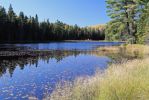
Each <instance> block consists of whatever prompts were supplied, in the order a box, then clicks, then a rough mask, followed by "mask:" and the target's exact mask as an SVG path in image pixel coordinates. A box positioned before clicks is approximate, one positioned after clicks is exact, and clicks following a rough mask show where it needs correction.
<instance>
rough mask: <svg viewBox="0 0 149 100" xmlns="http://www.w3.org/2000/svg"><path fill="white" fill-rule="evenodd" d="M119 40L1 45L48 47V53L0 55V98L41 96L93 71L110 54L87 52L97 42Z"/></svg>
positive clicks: (91, 73) (103, 44)
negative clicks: (20, 55)
mask: <svg viewBox="0 0 149 100" xmlns="http://www.w3.org/2000/svg"><path fill="white" fill-rule="evenodd" d="M119 44H121V43H118V42H58V43H56V42H55V43H41V44H13V45H12V44H6V45H3V46H6V47H15V48H17V47H27V48H32V49H50V50H51V51H52V54H51V55H47V56H45V57H27V58H22V57H17V58H13V59H3V58H0V100H5V99H7V100H20V99H21V100H22V99H23V100H28V97H36V98H38V99H39V100H41V99H42V98H44V97H45V96H46V95H47V94H49V93H51V92H52V90H53V89H54V86H55V85H56V84H57V83H58V82H60V81H64V80H69V81H72V80H74V79H75V78H77V77H79V76H86V75H93V74H94V73H95V71H96V69H101V70H104V69H105V68H106V67H107V64H108V62H110V58H108V57H106V56H96V55H95V54H93V53H91V52H93V51H96V48H97V47H99V46H110V45H119ZM55 51H56V52H55ZM96 52H97V51H96ZM99 52H100V51H99Z"/></svg>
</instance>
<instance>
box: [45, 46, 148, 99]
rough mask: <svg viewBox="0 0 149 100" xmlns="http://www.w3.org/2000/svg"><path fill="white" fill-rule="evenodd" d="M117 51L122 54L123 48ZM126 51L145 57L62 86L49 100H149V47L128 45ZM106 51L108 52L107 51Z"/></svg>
mask: <svg viewBox="0 0 149 100" xmlns="http://www.w3.org/2000/svg"><path fill="white" fill-rule="evenodd" d="M114 48H115V50H118V51H119V48H122V47H119V48H118V49H116V47H114ZM110 49H111V50H112V49H113V48H112V47H111V48H110ZM110 49H109V48H108V50H110ZM111 50H110V51H111ZM113 50H114V49H113ZM115 50H114V52H116V51H115ZM125 50H126V51H128V54H129V55H131V53H132V52H133V53H134V52H136V51H137V54H141V55H143V56H144V57H143V58H142V59H135V60H130V61H127V62H123V63H120V64H112V65H110V66H109V68H108V69H107V70H105V72H104V73H99V72H98V73H96V74H95V75H94V76H92V77H81V78H78V79H76V80H75V81H74V82H73V83H71V82H64V83H63V85H62V84H61V83H60V84H58V85H57V87H56V89H55V91H53V93H52V94H51V95H50V96H48V97H46V98H45V100H148V99H149V78H148V76H149V57H147V56H145V55H147V54H148V50H149V49H148V46H143V45H127V46H125ZM104 51H107V49H105V48H104ZM133 53H132V55H133Z"/></svg>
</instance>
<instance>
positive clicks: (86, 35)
mask: <svg viewBox="0 0 149 100" xmlns="http://www.w3.org/2000/svg"><path fill="white" fill-rule="evenodd" d="M85 39H91V40H104V39H105V34H104V30H102V31H101V30H99V29H95V28H91V27H79V26H78V25H68V24H66V23H63V22H61V21H59V20H57V21H56V22H55V23H50V22H49V20H46V21H43V22H39V21H38V15H36V16H35V17H32V16H30V17H28V16H26V15H24V13H23V12H20V13H19V15H17V14H16V13H15V12H14V10H13V8H12V6H11V5H10V7H9V9H8V12H6V9H5V8H4V7H2V6H0V42H45V41H61V40H85Z"/></svg>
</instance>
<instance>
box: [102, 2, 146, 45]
mask: <svg viewBox="0 0 149 100" xmlns="http://www.w3.org/2000/svg"><path fill="white" fill-rule="evenodd" d="M106 3H107V9H108V10H107V13H108V16H109V17H110V18H111V19H112V20H111V21H110V22H109V23H107V25H106V30H105V34H106V39H107V40H111V41H113V40H123V41H129V42H131V43H139V44H142V43H145V42H147V41H148V32H149V28H148V27H149V0H106Z"/></svg>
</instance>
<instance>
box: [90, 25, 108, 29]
mask: <svg viewBox="0 0 149 100" xmlns="http://www.w3.org/2000/svg"><path fill="white" fill-rule="evenodd" d="M105 26H106V24H99V25H93V26H88V28H94V29H97V30H104V29H105Z"/></svg>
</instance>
